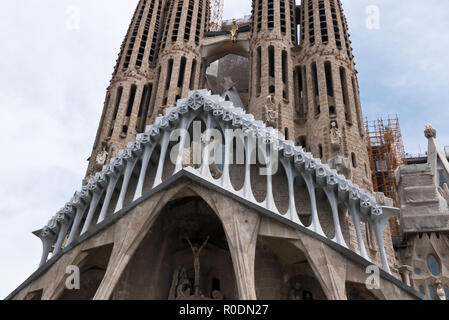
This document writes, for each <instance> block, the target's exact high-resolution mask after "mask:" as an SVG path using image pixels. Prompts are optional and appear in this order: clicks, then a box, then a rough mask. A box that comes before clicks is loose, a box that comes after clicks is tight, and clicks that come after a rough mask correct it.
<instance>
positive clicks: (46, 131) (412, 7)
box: [0, 0, 449, 298]
mask: <svg viewBox="0 0 449 320" xmlns="http://www.w3.org/2000/svg"><path fill="white" fill-rule="evenodd" d="M250 3H251V1H250V0H225V18H226V19H230V18H232V17H242V16H244V15H248V14H250V9H251V8H250ZM136 4H137V0H46V1H35V0H18V1H6V2H4V3H2V9H1V10H0V40H1V43H2V45H1V50H0V70H1V72H2V74H3V75H2V76H1V77H0V147H1V148H2V150H4V151H3V156H2V157H1V158H0V227H1V229H2V232H1V233H0V251H1V253H2V261H1V263H0V298H2V297H5V296H6V295H8V294H9V293H10V292H11V291H12V290H13V289H15V288H16V287H17V286H18V285H19V284H20V283H22V282H23V281H24V280H25V279H26V278H27V277H28V276H29V275H30V274H31V273H32V272H33V271H34V270H35V269H36V267H37V264H38V262H39V258H40V254H41V243H40V240H39V239H38V238H36V237H35V236H34V235H32V234H31V232H32V231H33V230H36V229H39V228H41V227H42V226H44V225H45V224H46V223H47V221H48V220H49V218H50V217H51V216H53V215H54V214H55V213H56V211H57V210H58V209H59V208H61V207H62V206H63V205H64V203H65V202H67V201H68V200H70V198H71V196H72V195H73V192H74V191H75V190H76V189H79V187H80V184H81V180H82V178H83V176H84V173H85V170H86V165H87V162H86V159H87V158H88V157H89V154H90V151H91V148H92V144H93V141H94V138H95V133H96V129H97V125H98V122H99V119H100V115H101V111H102V106H103V100H104V96H105V89H106V87H107V86H108V83H109V80H110V77H111V73H112V71H113V67H114V64H115V61H116V59H117V54H118V51H119V48H120V45H121V42H122V40H123V37H124V35H125V33H126V31H127V27H128V25H129V22H130V19H131V16H132V14H133V11H134V9H135V6H136ZM373 5H374V6H377V8H379V10H380V15H379V17H380V24H379V28H374V29H373V28H367V20H368V22H369V23H368V26H372V23H371V24H370V22H372V20H370V19H369V17H371V16H370V14H371V13H367V8H369V6H373ZM343 6H344V8H345V10H346V14H347V18H348V22H349V28H350V33H351V39H352V42H353V47H354V55H355V60H356V63H357V69H358V71H359V82H360V89H361V99H362V106H363V112H364V116H366V117H368V118H369V119H373V120H374V119H376V118H377V117H384V116H386V115H387V114H396V113H397V114H398V115H399V117H400V122H401V127H402V135H403V137H404V142H405V147H406V151H407V152H409V153H418V152H425V151H426V148H427V142H426V139H425V138H424V135H423V130H424V126H425V124H426V123H427V122H429V123H431V124H433V126H434V127H435V128H436V129H437V132H438V140H439V142H440V144H441V145H442V146H443V145H445V144H448V145H449V126H448V125H447V122H448V114H449V108H448V106H449V103H448V102H449V86H448V83H449V59H448V58H447V55H448V51H449V33H448V30H449V1H445V0H426V1H422V0H409V1H397V0H343ZM77 10H79V12H80V23H79V28H78V27H77V26H76V21H73V20H71V19H70V17H73V14H75V15H76V11H77ZM370 12H372V11H370ZM75 20H76V19H75Z"/></svg>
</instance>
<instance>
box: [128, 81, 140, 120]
mask: <svg viewBox="0 0 449 320" xmlns="http://www.w3.org/2000/svg"><path fill="white" fill-rule="evenodd" d="M136 90H137V87H136V86H135V85H134V84H133V85H132V86H131V92H130V94H129V100H128V108H127V109H126V116H127V117H129V116H131V113H132V110H133V105H134V100H135V98H136Z"/></svg>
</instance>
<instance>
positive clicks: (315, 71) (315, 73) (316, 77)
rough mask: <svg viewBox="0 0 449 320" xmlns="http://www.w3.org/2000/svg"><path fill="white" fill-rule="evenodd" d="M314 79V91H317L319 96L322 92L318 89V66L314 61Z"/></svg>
mask: <svg viewBox="0 0 449 320" xmlns="http://www.w3.org/2000/svg"><path fill="white" fill-rule="evenodd" d="M311 67H312V81H313V92H314V93H315V96H317V97H318V96H319V95H320V92H319V89H318V70H317V67H316V63H315V62H314V63H312V66H311Z"/></svg>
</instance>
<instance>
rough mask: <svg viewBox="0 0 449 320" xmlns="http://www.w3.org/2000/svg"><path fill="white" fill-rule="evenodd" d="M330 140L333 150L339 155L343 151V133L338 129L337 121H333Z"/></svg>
mask: <svg viewBox="0 0 449 320" xmlns="http://www.w3.org/2000/svg"><path fill="white" fill-rule="evenodd" d="M329 139H330V145H331V148H332V150H334V151H335V152H336V153H337V154H339V153H340V149H341V132H340V129H338V123H337V121H331V124H330V134H329Z"/></svg>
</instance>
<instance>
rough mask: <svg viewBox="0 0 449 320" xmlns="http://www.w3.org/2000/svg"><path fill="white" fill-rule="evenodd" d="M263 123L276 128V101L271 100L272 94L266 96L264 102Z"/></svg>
mask: <svg viewBox="0 0 449 320" xmlns="http://www.w3.org/2000/svg"><path fill="white" fill-rule="evenodd" d="M264 111H265V124H266V125H267V126H268V127H273V128H276V124H277V122H278V112H277V110H276V103H275V102H274V101H273V96H272V95H269V96H268V97H267V102H266V104H265V110H264Z"/></svg>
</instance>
